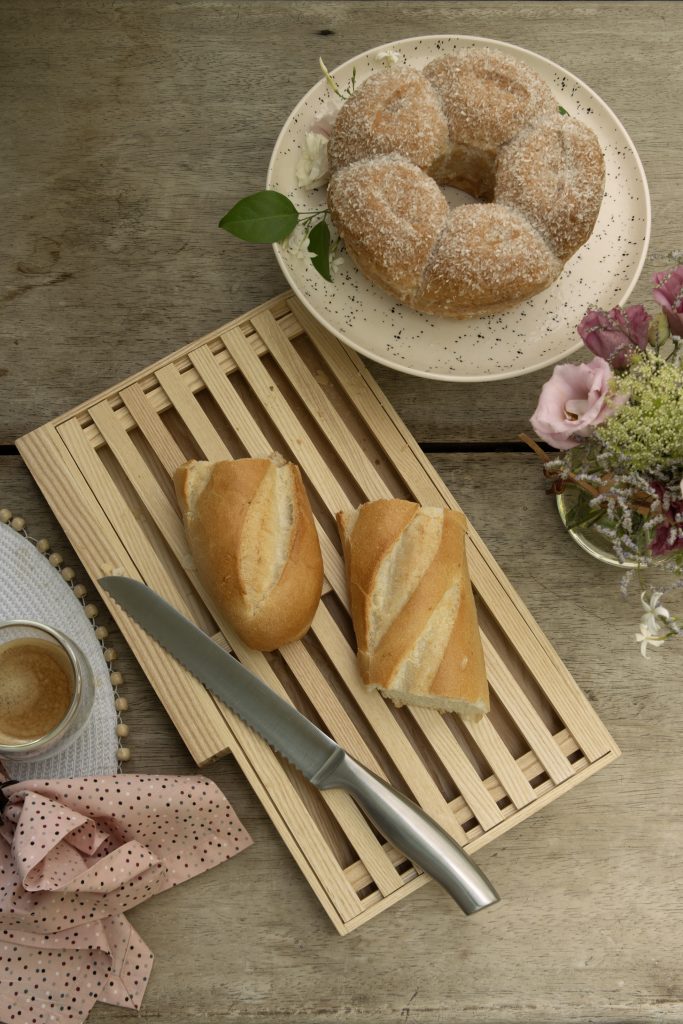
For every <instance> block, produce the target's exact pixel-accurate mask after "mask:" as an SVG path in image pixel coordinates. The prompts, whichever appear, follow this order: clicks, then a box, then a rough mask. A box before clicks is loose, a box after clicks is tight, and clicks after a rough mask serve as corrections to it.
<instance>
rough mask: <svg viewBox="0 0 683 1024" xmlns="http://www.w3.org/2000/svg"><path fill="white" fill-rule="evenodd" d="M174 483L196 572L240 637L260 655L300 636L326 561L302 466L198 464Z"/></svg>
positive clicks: (272, 461)
mask: <svg viewBox="0 0 683 1024" xmlns="http://www.w3.org/2000/svg"><path fill="white" fill-rule="evenodd" d="M174 483H175V488H176V494H177V496H178V503H179V505H180V508H181V510H182V513H183V523H184V526H185V532H186V535H187V540H188V544H189V547H190V551H191V552H192V557H193V559H194V563H195V566H196V568H197V572H198V573H199V576H200V578H201V580H202V582H203V583H204V585H205V586H206V588H207V590H208V591H209V593H210V594H211V596H212V597H213V599H214V601H215V602H216V604H217V605H218V607H219V609H220V610H221V611H222V613H223V614H224V615H225V618H226V619H227V621H228V622H229V623H230V625H231V626H232V627H233V628H234V630H235V632H236V633H237V635H238V636H239V637H240V638H241V639H242V640H243V641H244V642H245V643H246V644H247V645H248V646H249V647H252V648H254V650H257V651H272V650H274V649H275V648H276V647H282V646H283V645H284V644H289V643H292V641H294V640H298V639H299V638H300V637H302V636H303V635H304V633H305V632H306V631H307V630H308V628H309V626H310V624H311V621H312V619H313V616H314V615H315V611H316V608H317V607H318V602H319V601H320V594H321V590H322V582H323V563H322V556H321V554H320V544H319V542H318V534H317V532H316V528H315V523H314V522H313V514H312V512H311V506H310V505H309V503H308V498H307V496H306V491H305V490H304V485H303V481H302V479H301V473H300V472H299V467H298V466H295V465H293V464H292V463H291V462H285V460H284V459H281V458H280V457H279V456H271V457H268V458H263V459H237V460H235V461H234V462H228V461H226V462H195V461H194V460H193V461H191V462H187V463H185V465H184V466H181V467H180V468H179V469H177V470H176V472H175V476H174Z"/></svg>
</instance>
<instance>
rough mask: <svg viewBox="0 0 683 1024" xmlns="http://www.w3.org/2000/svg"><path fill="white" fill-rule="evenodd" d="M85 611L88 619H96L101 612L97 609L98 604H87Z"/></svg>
mask: <svg viewBox="0 0 683 1024" xmlns="http://www.w3.org/2000/svg"><path fill="white" fill-rule="evenodd" d="M83 611H84V612H85V614H86V615H87V617H88V618H89V619H95V618H97V613H98V611H99V608H98V607H97V605H96V604H86V606H85V608H84V609H83Z"/></svg>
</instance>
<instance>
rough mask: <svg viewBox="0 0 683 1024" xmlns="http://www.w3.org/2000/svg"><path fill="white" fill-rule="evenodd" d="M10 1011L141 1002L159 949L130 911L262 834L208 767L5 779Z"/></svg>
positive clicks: (3, 884) (52, 1012)
mask: <svg viewBox="0 0 683 1024" xmlns="http://www.w3.org/2000/svg"><path fill="white" fill-rule="evenodd" d="M4 795H5V797H6V799H7V804H6V806H5V808H4V811H3V815H2V820H1V821H0V1020H1V1021H2V1022H3V1024H69V1022H74V1021H82V1020H84V1019H85V1017H86V1016H87V1014H88V1013H89V1011H90V1009H91V1007H92V1006H93V1004H94V1003H95V1001H96V1000H98V999H99V1000H101V1001H102V1002H106V1003H113V1004H115V1005H117V1006H130V1007H131V1008H134V1009H138V1008H139V1007H140V1004H141V1002H142V997H143V994H144V991H145V987H146V985H147V981H148V979H149V974H150V970H151V967H152V959H153V957H152V953H151V952H150V950H149V949H148V947H147V946H146V945H145V943H144V942H143V941H142V939H141V938H140V936H139V935H138V934H137V933H136V932H135V930H134V929H133V928H132V927H131V926H130V924H129V923H128V921H127V920H126V918H125V917H124V912H125V911H126V910H128V909H129V908H130V907H134V906H135V905H136V904H138V903H142V902H143V901H144V900H146V899H148V898H149V897H150V896H153V895H154V894H155V893H158V892H162V891H163V890H165V889H169V888H171V887H172V886H174V885H179V884H180V882H184V881H186V880H187V879H188V878H192V877H193V876H194V875H198V874H201V872H202V871H206V870H207V869H208V868H211V867H214V866H215V865H216V864H220V863H222V861H224V860H227V859H228V858H229V857H233V856H234V855H235V854H236V853H239V852H240V851H241V850H243V849H245V848H246V847H247V846H249V845H250V844H251V838H250V837H249V835H248V833H247V832H246V831H245V829H244V828H243V826H242V825H241V823H240V821H239V819H238V818H237V817H236V815H235V813H234V811H233V810H232V808H231V806H230V804H229V803H228V801H227V800H226V799H225V797H224V796H223V794H222V793H221V792H220V790H219V789H218V788H217V787H216V786H215V785H214V784H213V783H212V782H210V781H209V780H208V779H204V778H202V777H201V776H188V777H173V776H164V775H116V776H97V777H88V778H80V779H52V780H45V781H30V782H17V783H14V784H13V785H10V786H5V787H4Z"/></svg>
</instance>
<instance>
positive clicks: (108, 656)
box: [104, 647, 118, 665]
mask: <svg viewBox="0 0 683 1024" xmlns="http://www.w3.org/2000/svg"><path fill="white" fill-rule="evenodd" d="M117 658H118V654H117V653H116V651H115V650H114V648H113V647H107V649H106V651H105V652H104V660H105V661H106V662H107V663H108V664H109V665H111V663H112V661H116V659H117Z"/></svg>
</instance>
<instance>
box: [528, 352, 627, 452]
mask: <svg viewBox="0 0 683 1024" xmlns="http://www.w3.org/2000/svg"><path fill="white" fill-rule="evenodd" d="M611 379H612V371H611V369H610V367H609V363H608V362H606V361H605V360H604V359H602V358H600V357H599V356H598V357H596V358H595V359H592V360H591V362H590V363H580V364H579V365H578V366H574V365H573V364H572V363H563V364H562V365H561V366H556V367H555V369H554V370H553V375H552V377H551V378H550V380H549V381H546V383H545V384H544V385H543V388H542V390H541V394H540V397H539V399H538V405H537V407H536V412H535V413H534V414H533V416H532V417H531V426H532V427H533V428H534V430H535V431H536V433H537V434H538V436H539V437H540V438H541V439H542V440H543V441H547V442H548V444H552V445H553V446H554V447H555V448H560V449H562V450H563V451H564V450H566V449H567V448H575V447H576V445H577V444H580V443H581V438H582V437H588V435H589V434H592V433H593V431H594V430H595V428H596V427H597V426H598V425H599V424H600V423H603V422H604V421H605V420H606V419H607V417H608V416H611V415H612V413H613V412H614V411H615V409H616V408H617V407H618V406H619V405H623V403H624V402H625V401H626V398H625V396H623V395H618V396H612V395H610V393H609V384H610V381H611Z"/></svg>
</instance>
